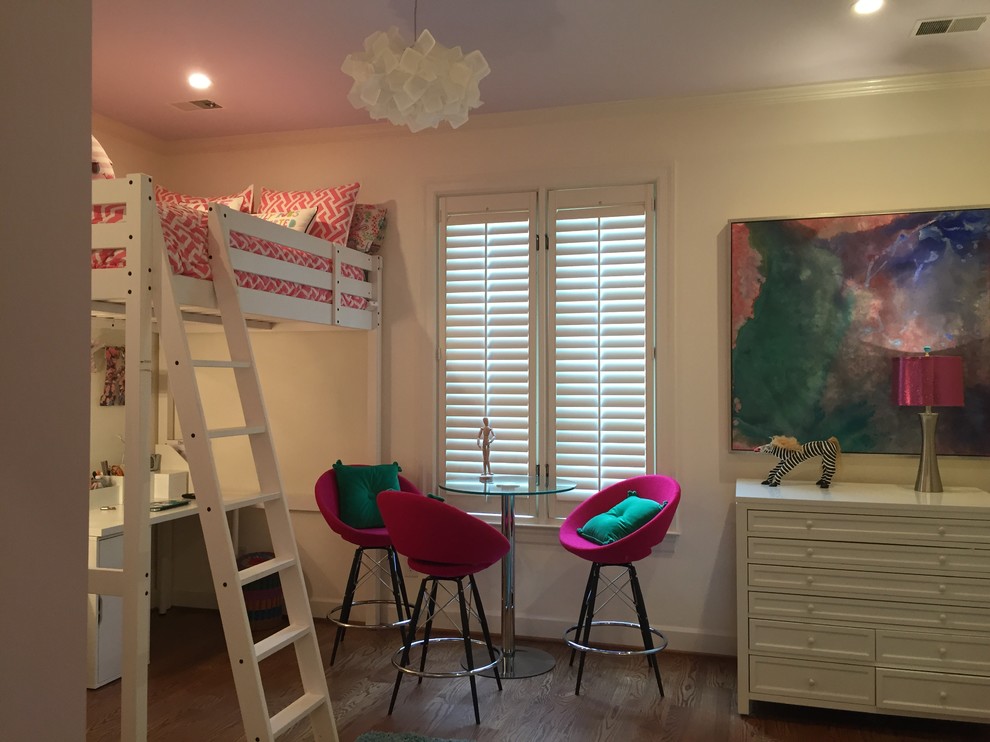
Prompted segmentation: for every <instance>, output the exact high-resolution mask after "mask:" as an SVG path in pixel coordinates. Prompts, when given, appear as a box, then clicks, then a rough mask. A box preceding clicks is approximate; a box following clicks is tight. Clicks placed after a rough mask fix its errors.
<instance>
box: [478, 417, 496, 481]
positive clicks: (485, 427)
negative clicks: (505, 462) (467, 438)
mask: <svg viewBox="0 0 990 742" xmlns="http://www.w3.org/2000/svg"><path fill="white" fill-rule="evenodd" d="M494 440H495V429H494V428H493V427H492V426H490V425H489V424H488V418H487V417H483V418H481V429H480V430H479V431H478V448H480V449H481V463H482V471H481V478H482V479H491V478H492V462H491V452H492V441H494Z"/></svg>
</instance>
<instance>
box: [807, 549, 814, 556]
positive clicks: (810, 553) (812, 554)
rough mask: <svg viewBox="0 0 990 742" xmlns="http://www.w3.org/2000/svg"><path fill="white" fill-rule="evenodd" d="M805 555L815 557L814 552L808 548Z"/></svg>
mask: <svg viewBox="0 0 990 742" xmlns="http://www.w3.org/2000/svg"><path fill="white" fill-rule="evenodd" d="M807 554H808V556H814V555H815V550H814V549H811V548H809V549H808V551H807Z"/></svg>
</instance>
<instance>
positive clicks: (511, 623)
mask: <svg viewBox="0 0 990 742" xmlns="http://www.w3.org/2000/svg"><path fill="white" fill-rule="evenodd" d="M576 486H577V485H576V483H575V482H573V481H571V480H569V479H557V478H556V477H537V476H529V477H523V476H517V477H513V476H503V475H495V476H494V477H493V478H492V479H489V480H486V481H481V480H479V478H478V476H477V475H475V476H474V477H472V476H471V475H469V474H452V475H449V476H448V477H447V479H446V481H444V482H442V483H440V484H439V485H438V487H439V488H440V489H442V490H445V491H447V492H456V493H458V494H462V495H486V496H489V497H491V496H495V497H499V498H501V500H502V535H504V536H505V537H506V538H507V539H508V541H509V551H508V553H507V554H506V555H505V556H504V557H503V558H502V659H501V662H500V663H499V668H498V671H499V675H501V676H502V677H503V678H531V677H533V676H535V675H542V674H543V673H545V672H549V671H550V670H552V669H553V666H554V658H553V655H551V654H550V653H549V652H544V651H543V650H542V649H535V648H533V647H517V646H516V574H515V570H516V568H515V562H516V516H515V505H516V498H517V497H533V496H538V495H552V494H556V493H558V492H567V491H568V490H572V489H574V488H575V487H576Z"/></svg>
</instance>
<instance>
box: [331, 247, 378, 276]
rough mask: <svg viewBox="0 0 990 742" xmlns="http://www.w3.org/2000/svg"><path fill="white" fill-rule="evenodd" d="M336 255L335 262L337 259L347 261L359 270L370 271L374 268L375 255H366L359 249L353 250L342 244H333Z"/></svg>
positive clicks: (341, 261)
mask: <svg viewBox="0 0 990 742" xmlns="http://www.w3.org/2000/svg"><path fill="white" fill-rule="evenodd" d="M334 247H335V252H336V255H335V256H334V261H335V263H336V262H337V261H339V262H340V263H347V264H348V265H354V266H357V267H358V268H360V269H361V270H365V271H370V270H374V268H375V257H376V256H374V255H368V254H367V253H363V252H361V251H360V250H354V249H353V248H350V247H345V246H343V245H334Z"/></svg>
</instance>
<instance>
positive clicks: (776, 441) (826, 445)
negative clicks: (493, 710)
mask: <svg viewBox="0 0 990 742" xmlns="http://www.w3.org/2000/svg"><path fill="white" fill-rule="evenodd" d="M753 450H754V451H756V452H758V453H769V454H773V455H774V456H776V457H777V458H778V459H780V463H778V464H777V465H776V466H775V467H774V468H773V469H771V470H770V473H769V474H767V478H766V479H764V480H763V481H762V482H761V484H768V485H770V486H771V487H776V486H777V485H778V484H780V480H781V479H783V478H784V475H785V474H787V472H789V471H790V470H791V469H793V468H794V467H795V466H797V465H798V464H800V463H801V462H802V461H805V460H806V459H810V458H811V457H813V456H821V457H822V477H821V479H819V480H818V481H817V482H815V484H817V485H818V486H819V487H821V488H822V489H828V487H829V485H830V484H831V483H832V477H833V476H835V467H836V463H837V462H838V459H839V455H840V454H841V453H842V449H841V448H840V447H839V440H838V439H837V438H836V437H835V436H832V437H831V438H829V439H828V440H827V441H808V442H807V443H805V444H804V445H802V444H800V443H798V440H797V438H792V437H789V436H783V435H775V436H773V438H771V439H770V442H769V443H767V444H766V445H763V446H758V447H757V448H754V449H753Z"/></svg>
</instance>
